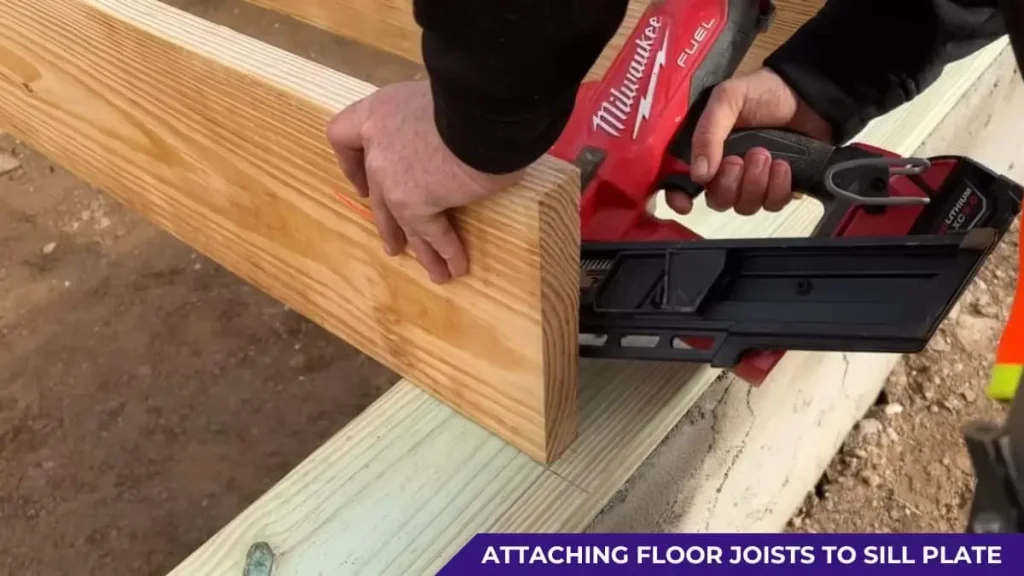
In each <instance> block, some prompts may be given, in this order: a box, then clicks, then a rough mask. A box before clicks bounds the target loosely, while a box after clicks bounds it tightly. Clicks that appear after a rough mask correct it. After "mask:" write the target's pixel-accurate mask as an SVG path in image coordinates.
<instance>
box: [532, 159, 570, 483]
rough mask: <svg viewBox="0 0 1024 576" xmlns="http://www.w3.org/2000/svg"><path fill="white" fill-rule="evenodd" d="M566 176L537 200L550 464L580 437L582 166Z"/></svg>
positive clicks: (545, 405) (545, 415) (546, 437)
mask: <svg viewBox="0 0 1024 576" xmlns="http://www.w3.org/2000/svg"><path fill="white" fill-rule="evenodd" d="M546 160H547V161H552V162H553V160H551V159H546ZM560 163H561V162H560ZM562 164H564V163H562ZM564 180H565V182H564V183H563V184H561V185H559V186H557V187H555V188H553V189H552V190H551V191H550V192H548V193H546V194H545V195H544V197H542V198H540V199H539V202H538V209H539V214H538V223H539V227H540V230H539V232H540V233H539V234H538V236H537V237H538V241H539V246H538V249H539V253H540V290H541V293H540V294H541V311H542V320H541V329H542V338H543V345H542V349H541V353H542V354H543V358H544V367H543V369H544V382H545V385H544V436H545V444H546V449H545V454H544V458H543V462H544V463H547V464H550V463H552V462H554V461H556V460H557V459H558V458H559V457H561V455H562V454H563V453H564V452H565V450H566V449H567V448H568V447H569V445H571V444H572V443H573V442H574V441H575V440H576V437H577V428H578V422H579V407H578V406H579V403H578V395H579V394H578V393H579V353H578V339H579V296H580V290H579V265H580V258H579V254H580V221H579V213H580V209H579V199H580V198H579V197H580V195H579V188H580V174H579V170H577V169H575V168H574V167H573V168H572V169H571V170H570V174H569V175H568V176H566V177H565V178H564Z"/></svg>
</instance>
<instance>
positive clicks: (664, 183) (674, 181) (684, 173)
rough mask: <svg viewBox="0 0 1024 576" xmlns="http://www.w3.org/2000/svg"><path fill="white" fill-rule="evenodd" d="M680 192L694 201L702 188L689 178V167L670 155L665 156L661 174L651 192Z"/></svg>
mask: <svg viewBox="0 0 1024 576" xmlns="http://www.w3.org/2000/svg"><path fill="white" fill-rule="evenodd" d="M658 190H664V191H665V192H682V193H684V194H686V195H687V196H689V197H690V199H691V200H692V199H694V198H696V197H698V196H700V195H701V193H702V192H703V191H704V187H703V186H701V185H700V184H697V183H696V182H694V181H693V180H692V179H691V178H690V167H689V166H688V165H687V164H686V163H685V162H683V161H682V160H679V159H678V158H674V157H672V156H671V155H666V156H665V159H664V160H663V163H662V166H661V173H660V176H659V178H658V181H657V185H656V186H655V188H654V190H653V192H657V191H658Z"/></svg>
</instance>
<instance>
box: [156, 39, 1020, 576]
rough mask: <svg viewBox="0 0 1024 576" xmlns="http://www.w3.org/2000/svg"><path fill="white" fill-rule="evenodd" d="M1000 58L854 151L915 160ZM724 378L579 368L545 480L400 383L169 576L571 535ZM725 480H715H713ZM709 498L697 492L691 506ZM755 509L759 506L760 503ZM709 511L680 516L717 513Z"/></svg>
mask: <svg viewBox="0 0 1024 576" xmlns="http://www.w3.org/2000/svg"><path fill="white" fill-rule="evenodd" d="M1005 50H1007V43H1006V41H1005V39H1003V40H1000V41H997V42H995V43H993V44H992V45H990V46H988V47H986V48H985V49H983V50H981V51H979V52H978V53H977V54H975V55H973V56H971V57H970V58H967V59H965V60H963V61H961V62H958V63H955V64H953V65H951V66H949V67H947V69H946V71H945V72H944V73H943V75H942V77H941V78H939V79H938V81H936V83H935V84H934V85H932V86H931V87H930V88H929V89H928V90H926V91H925V92H923V93H922V94H921V95H919V96H918V97H917V98H915V100H914V101H913V102H912V103H910V104H908V105H906V106H902V107H900V108H899V109H897V110H895V111H893V112H891V113H890V114H887V115H886V116H884V117H882V118H879V119H877V120H875V121H874V122H872V123H871V124H870V125H869V126H868V127H867V128H866V129H865V130H864V131H863V132H862V133H861V134H860V135H858V136H857V137H856V138H855V139H856V140H858V141H862V142H867V143H870V144H875V145H878V146H881V147H884V148H888V149H890V150H893V151H894V152H897V153H901V154H910V153H911V152H913V151H914V150H915V149H917V147H918V146H919V145H920V144H921V142H922V141H924V139H925V138H926V137H927V136H928V135H929V134H930V133H931V132H932V131H933V129H934V128H935V126H937V125H938V124H939V123H940V122H942V121H943V119H944V118H945V117H946V115H947V114H948V113H949V111H950V110H952V109H953V108H954V107H955V106H957V105H958V103H959V102H960V100H961V98H962V97H963V95H964V94H965V93H966V92H967V91H968V89H969V88H970V87H971V86H972V85H973V84H974V83H975V82H977V81H978V79H979V78H980V77H982V75H983V74H986V73H988V71H989V69H990V67H991V64H992V62H993V61H995V59H996V58H997V57H998V56H999V55H1000V54H1001V53H1004V51H1005ZM667 210H668V209H667V207H665V206H664V205H662V206H661V207H660V210H659V215H661V216H663V217H671V215H670V214H668V213H667ZM820 217H821V206H820V205H819V204H817V203H816V202H814V201H811V200H808V199H804V200H800V201H797V202H792V203H791V204H790V205H789V206H788V207H787V208H786V209H784V210H782V211H780V212H778V213H767V212H761V213H758V214H756V215H754V216H750V217H740V216H736V215H735V214H732V213H718V212H714V211H712V210H710V209H708V208H706V206H705V205H704V204H703V203H700V202H698V203H697V207H696V208H695V210H694V211H693V213H692V214H691V215H689V216H687V217H686V220H685V221H686V224H687V225H689V226H692V227H694V228H695V229H696V230H697V231H698V232H699V233H701V234H702V235H703V236H705V237H709V238H743V237H763V236H774V237H782V236H787V237H788V236H801V235H806V234H808V233H809V232H810V231H811V230H812V229H813V227H814V225H815V224H816V223H817V221H818V220H819V219H820ZM894 361H895V357H894V356H893V355H891V354H857V355H852V356H851V355H848V354H841V353H811V352H793V353H789V354H787V355H786V356H785V357H784V358H783V360H782V362H780V364H779V367H777V368H776V370H775V371H774V372H773V373H772V375H771V376H770V378H769V380H768V381H766V382H765V384H764V387H766V389H767V387H772V388H773V389H779V388H782V387H792V388H809V387H813V386H818V387H827V386H837V385H839V383H840V382H841V381H842V379H843V378H845V377H853V378H866V379H873V380H876V381H881V380H884V379H885V378H886V376H887V375H888V373H889V371H890V369H891V367H892V365H893V363H894ZM849 362H855V363H856V369H855V370H850V369H849ZM721 378H731V376H729V375H728V374H727V373H724V372H722V371H720V370H717V369H711V368H708V367H707V366H705V365H693V364H672V363H649V362H643V363H630V362H610V361H587V362H582V363H581V365H580V413H581V415H580V418H581V420H580V426H579V439H578V440H577V441H576V442H575V443H574V444H573V445H572V446H571V447H570V448H569V450H568V451H567V452H566V454H565V455H564V456H563V457H562V458H561V459H560V460H559V461H558V462H556V463H555V464H553V465H551V466H543V465H540V464H538V463H537V462H535V461H533V460H531V459H530V458H527V457H526V456H525V455H523V454H522V453H520V452H518V451H516V450H515V449H513V448H511V447H509V446H508V445H507V444H505V443H504V442H502V441H501V440H500V439H499V438H497V437H495V436H494V435H493V434H491V433H489V432H488V431H486V430H484V429H482V428H480V427H479V426H476V425H474V424H473V423H471V422H469V421H467V420H466V419H464V418H460V417H459V416H458V415H457V414H456V413H455V412H453V411H452V410H451V409H450V408H449V407H447V406H446V405H444V404H442V403H440V402H437V401H436V400H434V399H432V398H431V397H429V396H428V395H426V394H424V393H423V392H422V390H421V389H420V388H418V387H417V386H415V385H413V384H412V383H410V382H408V381H402V382H399V383H398V384H397V385H396V386H395V387H394V388H392V389H391V390H389V391H388V392H387V394H385V395H384V396H383V397H382V398H381V399H380V400H378V401H377V402H376V403H374V404H373V405H372V406H371V407H370V408H369V409H367V411H365V412H364V413H363V414H361V415H360V416H359V417H358V418H357V419H355V420H353V421H352V422H351V423H350V424H349V425H348V426H347V427H345V428H344V429H343V430H341V431H339V432H338V434H337V435H335V436H334V437H333V438H332V439H331V440H329V441H328V442H326V443H325V444H324V445H322V446H321V447H320V448H319V449H318V450H317V451H316V452H315V453H313V454H312V455H311V456H310V457H309V458H308V459H306V460H305V461H304V462H303V463H302V464H300V465H299V466H298V467H296V468H294V469H293V470H292V471H291V472H290V473H289V474H288V475H286V476H285V477H284V478H282V479H281V481H280V482H279V483H278V484H277V485H275V486H274V487H273V488H272V489H271V490H270V491H268V492H267V493H265V494H264V495H263V496H262V497H261V498H260V499H259V500H257V501H256V502H255V503H253V504H252V505H251V506H250V507H249V508H248V509H246V510H245V512H243V513H242V514H241V515H239V516H238V517H237V518H235V519H234V520H233V521H232V522H231V523H230V524H229V525H227V526H226V527H225V528H224V529H223V530H221V531H220V532H219V533H218V534H217V535H216V536H214V537H213V538H211V539H210V540H209V541H207V542H206V543H205V544H204V545H203V546H201V547H200V548H199V549H197V550H196V551H195V552H194V553H193V554H192V555H191V556H189V557H188V558H187V559H186V560H185V561H184V562H182V563H181V564H180V565H179V566H178V567H177V568H176V569H175V570H174V571H173V572H172V576H192V575H193V574H204V575H210V576H221V575H223V576H234V575H236V574H239V573H241V571H242V569H243V567H244V563H245V556H246V552H247V551H248V550H249V548H250V546H252V545H253V544H254V543H257V542H264V543H267V544H268V545H269V546H270V548H271V549H272V550H273V551H274V552H275V554H277V559H276V563H275V566H274V576H305V575H307V574H320V573H323V574H332V575H335V574H337V575H347V574H395V575H406V574H434V573H436V572H437V570H438V569H439V568H441V567H442V566H444V564H445V563H446V562H447V561H448V559H449V558H451V556H452V555H453V554H455V553H456V552H458V551H459V549H461V548H462V547H463V546H464V545H465V543H466V542H467V541H468V540H469V539H470V538H472V537H473V536H474V535H476V534H477V533H479V532H574V531H582V530H584V529H585V528H586V527H587V526H588V525H589V524H590V523H591V521H592V520H593V519H594V518H595V517H596V516H597V515H598V514H599V512H600V511H601V510H602V509H603V508H605V507H606V506H607V505H608V503H609V500H610V499H612V498H613V496H614V495H615V494H616V493H617V492H618V491H619V489H620V488H621V487H622V486H623V484H624V483H625V482H627V481H628V480H629V479H630V477H631V476H632V474H633V473H634V471H635V470H636V469H637V467H638V466H640V464H641V463H642V462H643V461H644V460H645V459H646V458H647V457H648V455H650V454H651V452H652V451H653V450H654V449H655V448H656V447H657V446H658V445H659V443H661V442H662V440H663V439H664V438H665V437H666V436H667V435H668V434H669V432H670V431H671V430H673V428H675V427H676V426H677V425H678V424H679V422H680V420H681V419H682V418H683V417H684V416H686V415H687V413H688V412H689V411H690V410H691V407H692V406H693V405H694V403H695V402H697V401H698V400H699V399H700V398H701V396H702V394H703V393H704V392H705V390H707V389H708V387H709V386H711V385H712V384H713V383H715V382H717V381H720V380H719V379H721ZM795 380H799V382H794V381H795ZM731 386H746V384H744V383H743V382H739V381H733V382H732V383H731ZM696 417H700V416H699V415H697V416H696ZM724 425H729V426H747V425H749V422H742V421H738V422H729V423H727V424H724ZM707 449H709V450H710V449H719V447H715V446H710V447H708V448H707ZM727 475H728V470H727V469H723V470H719V477H718V481H719V482H724V481H725V479H726V477H727ZM759 487H760V486H759ZM714 492H715V490H714V486H712V485H711V484H708V486H705V487H704V489H703V492H702V494H705V493H711V494H714ZM750 497H751V498H757V499H758V501H763V499H765V498H770V497H771V494H770V493H767V492H765V493H757V494H753V495H750ZM707 500H708V498H704V499H702V500H693V501H691V502H690V504H689V505H690V506H695V507H698V506H706V507H710V508H714V507H715V506H719V505H720V506H725V505H727V504H728V503H726V502H721V503H719V502H708V501H707ZM737 529H742V528H737Z"/></svg>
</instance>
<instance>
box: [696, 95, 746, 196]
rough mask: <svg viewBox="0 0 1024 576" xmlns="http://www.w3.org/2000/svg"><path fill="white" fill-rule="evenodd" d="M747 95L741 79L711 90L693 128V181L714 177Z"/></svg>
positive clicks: (703, 180) (705, 182)
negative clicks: (727, 139) (726, 141)
mask: <svg viewBox="0 0 1024 576" xmlns="http://www.w3.org/2000/svg"><path fill="white" fill-rule="evenodd" d="M746 94H747V88H746V84H745V83H744V82H742V81H741V80H726V81H725V82H722V83H721V84H719V85H718V86H716V87H715V88H714V90H712V91H711V96H710V97H709V98H708V103H707V106H705V107H704V112H703V113H702V114H701V115H700V119H698V120H697V124H696V126H694V129H693V142H692V146H693V158H692V160H691V162H690V177H691V178H692V179H693V180H694V182H697V183H698V184H707V183H708V182H710V181H711V179H712V178H714V177H715V173H716V172H717V171H718V167H719V165H720V164H721V163H722V154H723V149H724V147H725V139H726V138H727V137H728V136H729V133H730V132H732V130H733V128H734V127H735V126H736V121H737V119H738V118H739V116H740V112H742V110H743V104H744V101H745V100H746Z"/></svg>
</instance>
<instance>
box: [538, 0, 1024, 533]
mask: <svg viewBox="0 0 1024 576" xmlns="http://www.w3.org/2000/svg"><path fill="white" fill-rule="evenodd" d="M774 10H775V7H774V3H773V2H771V1H768V0H765V1H762V0H722V1H720V2H704V3H694V2H692V1H689V0H675V1H674V0H664V1H661V2H655V3H653V4H652V5H651V6H650V7H649V8H648V9H647V11H646V12H645V13H644V14H643V16H642V17H641V18H640V20H639V22H638V24H637V25H636V27H635V29H634V30H633V32H632V34H631V36H630V37H629V39H628V41H627V42H626V43H625V45H624V47H623V48H622V50H621V51H620V53H619V55H618V56H617V58H616V59H615V61H614V63H613V65H612V66H611V68H610V69H609V70H608V72H607V73H606V74H605V75H604V77H603V78H601V79H600V80H598V81H595V82H590V83H587V84H584V85H583V86H582V88H581V90H580V92H579V94H578V97H577V102H576V108H575V111H574V113H573V116H572V117H571V119H570V121H569V123H568V126H567V128H566V129H565V131H564V132H563V134H562V136H561V138H560V139H559V140H558V141H557V143H556V144H555V145H554V147H553V148H552V150H551V153H552V154H553V155H555V156H557V157H559V158H562V159H564V160H565V161H567V162H571V163H574V164H576V165H577V166H578V167H579V169H580V172H581V178H582V188H583V190H582V197H581V213H580V217H581V226H582V230H581V237H582V247H581V253H580V294H579V296H580V342H579V353H580V355H581V356H582V357H589V358H621V359H631V360H657V361H673V360H678V361H691V362H707V363H710V364H711V365H712V366H715V367H720V368H725V369H728V370H730V371H731V372H732V373H733V374H735V375H736V376H738V377H739V378H741V379H743V380H745V381H747V382H748V383H750V384H752V385H754V386H758V385H760V384H761V383H762V382H763V381H764V380H765V378H766V377H767V375H768V374H769V373H770V372H771V370H772V369H773V368H774V367H775V366H776V365H777V364H778V362H779V360H780V359H781V358H782V357H783V355H784V354H785V353H786V352H787V351H791V350H811V351H844V352H889V353H915V352H920V351H921V350H923V349H924V347H925V346H926V345H927V343H928V342H929V340H930V339H931V337H932V336H933V335H934V333H935V331H936V330H937V328H938V327H939V325H940V324H941V323H942V322H943V321H944V320H945V319H946V317H947V315H948V314H949V312H950V310H951V309H952V307H953V306H954V304H955V303H956V302H957V300H958V299H959V298H960V296H961V295H962V294H963V292H964V290H965V289H966V287H967V286H968V285H969V284H970V283H971V282H972V280H973V279H974V278H975V276H976V274H977V273H978V271H979V268H980V267H981V266H982V265H983V264H984V263H985V261H986V259H987V258H988V256H989V255H990V254H991V252H992V250H993V249H994V248H995V246H996V245H997V244H998V243H999V242H1000V240H1001V239H1002V237H1003V235H1004V234H1005V233H1006V231H1007V230H1008V228H1009V227H1010V226H1011V224H1012V223H1013V222H1014V220H1015V219H1017V218H1018V217H1019V214H1020V210H1021V201H1022V197H1024V189H1022V187H1021V185H1020V184H1018V183H1017V182H1014V181H1012V180H1010V179H1008V178H1007V177H1005V176H1002V175H1000V174H997V173H995V172H993V171H992V170H990V169H989V168H987V167H986V166H984V165H982V164H981V163H979V162H977V161H975V160H973V159H971V158H967V157H963V156H955V155H940V156H934V157H929V158H904V157H902V156H900V155H898V154H895V153H893V152H890V151H887V150H883V149H879V148H877V147H874V146H870V145H867V144H864V143H860V142H853V143H849V144H846V145H834V144H833V143H826V142H820V141H816V140H814V139H811V138H808V137H806V136H803V135H801V134H797V133H793V132H788V131H784V130H738V131H736V132H734V133H733V134H732V135H731V136H730V137H729V139H728V140H727V142H726V146H725V154H726V155H738V156H743V155H744V154H745V153H746V152H747V151H749V150H750V149H752V148H754V147H763V148H765V149H767V150H768V151H769V152H770V153H771V155H772V156H773V157H774V158H782V159H785V160H786V161H787V162H788V163H789V164H790V166H791V168H792V175H793V181H794V189H795V190H798V191H801V192H803V193H804V194H806V195H807V196H809V197H810V198H811V199H813V200H814V201H817V202H820V203H821V204H822V208H823V217H822V218H821V220H820V221H819V222H818V224H817V226H816V228H815V229H814V231H813V233H812V234H811V235H810V236H809V237H807V238H751V239H744V240H708V239H703V238H701V237H700V236H699V235H698V234H696V233H695V232H694V231H692V230H690V229H689V228H687V227H686V226H685V225H683V224H681V223H680V222H679V221H677V220H664V219H659V218H656V217H655V216H654V215H652V214H651V213H650V212H649V206H650V205H651V198H652V197H653V196H654V195H656V194H657V193H659V192H660V191H663V190H673V191H681V192H684V193H686V194H687V195H689V196H690V197H691V198H697V197H699V196H700V195H701V193H702V192H703V190H702V188H701V187H700V186H699V185H697V184H695V183H694V182H693V181H692V180H691V179H690V178H689V173H690V170H689V162H690V143H691V140H692V137H693V131H694V125H695V123H696V121H697V119H698V118H699V116H700V113H701V111H702V110H703V107H704V106H705V105H706V103H707V99H708V97H709V94H710V91H711V90H712V89H713V88H714V86H716V85H717V84H719V83H721V82H722V81H724V80H726V79H728V78H729V77H731V76H732V75H733V74H734V73H736V71H737V69H738V67H739V65H740V62H741V61H742V60H743V58H744V56H745V55H746V54H747V53H748V51H749V50H750V48H751V46H752V44H753V42H754V39H755V38H756V37H757V35H758V34H759V33H760V32H762V31H764V30H765V29H766V27H767V26H768V25H769V24H770V23H771V22H772V18H773V15H774ZM1017 24H1020V25H1022V26H1024V24H1021V23H1017ZM1018 42H1019V39H1018ZM1015 47H1017V46H1016V45H1015ZM1018 49H1019V47H1018ZM1018 56H1019V52H1018ZM1020 321H1024V320H1020ZM1004 348H1005V347H1004ZM1015 374H1016V373H1015ZM1017 376H1019V374H1017ZM1017 380H1019V378H1014V379H1013V381H1014V386H1016V382H1017ZM1015 389H1016V388H1014V390H1015ZM1007 399H1010V400H1012V395H1010V396H1009V397H1008V398H1007ZM1017 404H1018V405H1017V406H1016V407H1015V409H1014V410H1012V414H1013V415H1014V416H1013V417H1011V418H1010V419H1009V420H1008V423H1007V425H1006V426H1005V427H994V426H992V425H988V424H977V425H975V426H974V427H972V428H971V429H970V430H969V431H968V433H967V440H968V445H969V448H970V452H971V457H972V461H973V462H974V465H975V467H976V470H977V471H978V477H979V481H980V482H981V483H982V484H979V494H982V496H979V497H978V498H979V499H978V501H977V502H976V503H975V506H974V510H973V513H972V519H971V521H970V522H969V529H970V530H971V531H985V526H988V527H989V528H990V529H992V531H1010V532H1013V531H1024V452H1022V451H1024V406H1021V405H1020V404H1021V402H1020V401H1018V402H1017ZM1011 437H1013V438H1015V439H1014V440H1013V443H1011V442H1010V440H1009V439H1010V438H1011ZM1011 446H1014V447H1011ZM993 517H995V518H996V519H997V520H998V522H996V523H993V521H991V520H992V518H993ZM979 519H980V520H979ZM986 519H987V520H986ZM986 522H987V523H986ZM996 525H998V526H997V527H996V528H993V526H996Z"/></svg>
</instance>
